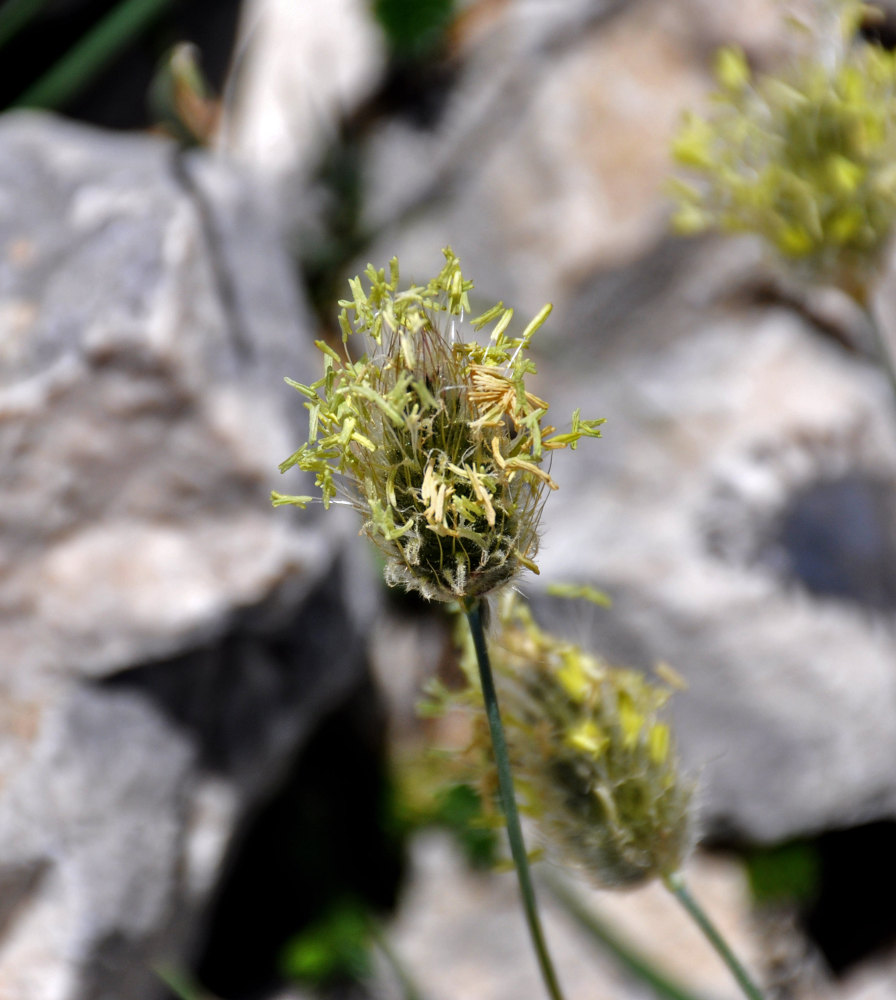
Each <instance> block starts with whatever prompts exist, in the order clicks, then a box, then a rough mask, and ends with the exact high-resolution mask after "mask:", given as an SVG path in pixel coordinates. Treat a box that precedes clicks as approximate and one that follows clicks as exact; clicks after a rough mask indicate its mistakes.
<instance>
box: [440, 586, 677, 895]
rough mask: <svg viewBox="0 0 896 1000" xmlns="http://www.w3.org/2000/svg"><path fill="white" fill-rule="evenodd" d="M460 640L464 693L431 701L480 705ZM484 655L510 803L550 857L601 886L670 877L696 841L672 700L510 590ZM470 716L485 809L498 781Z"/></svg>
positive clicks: (467, 650)
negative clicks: (512, 796) (571, 638)
mask: <svg viewBox="0 0 896 1000" xmlns="http://www.w3.org/2000/svg"><path fill="white" fill-rule="evenodd" d="M458 637H459V641H460V642H461V643H462V644H463V647H464V654H463V665H464V669H465V673H466V675H467V677H468V680H469V688H468V689H467V691H466V692H465V693H464V694H463V695H456V694H449V693H447V692H445V691H443V690H442V691H440V692H438V693H437V698H438V697H440V698H441V699H442V704H443V705H444V704H447V705H451V704H453V703H455V702H456V701H457V700H458V699H461V700H465V701H466V703H470V702H472V703H473V704H474V705H481V700H482V696H481V693H480V691H479V687H478V683H477V680H476V678H477V668H476V660H475V651H474V650H473V648H472V645H471V643H470V640H469V638H468V637H467V636H466V633H465V632H464V630H462V629H461V630H459V632H458ZM491 648H492V666H493V668H494V673H495V678H496V684H497V689H498V696H499V700H500V702H501V708H502V717H503V719H504V725H505V729H506V733H507V742H508V747H509V749H510V756H511V764H512V768H513V772H514V775H515V781H516V785H517V797H518V799H519V801H520V805H521V808H522V809H523V811H524V812H526V813H527V814H528V815H530V816H531V817H532V818H533V819H534V820H535V823H536V825H537V827H538V829H539V831H540V833H541V835H542V839H543V841H544V845H545V849H546V850H547V852H548V854H549V856H553V857H554V858H556V859H557V860H558V861H560V862H562V863H565V864H569V865H571V866H574V867H576V868H579V869H581V870H582V871H583V872H584V873H585V874H586V875H587V876H588V878H589V879H590V880H591V881H592V882H593V883H594V884H595V885H597V886H599V887H604V888H610V887H616V886H630V885H635V884H637V883H640V882H643V881H645V880H647V879H650V878H653V877H656V876H664V875H668V874H671V873H673V872H674V871H676V870H677V869H678V868H679V867H680V865H681V863H682V861H683V859H684V856H685V855H686V853H687V851H688V849H689V847H690V843H691V835H692V823H691V797H692V792H693V785H692V783H691V782H690V781H688V780H686V779H685V778H684V777H683V776H682V775H681V773H680V769H679V765H678V761H677V758H676V755H675V750H674V746H673V740H672V735H671V731H670V728H669V725H668V723H667V722H665V721H663V719H662V710H663V707H664V705H665V704H666V701H667V700H668V697H669V693H670V690H669V689H668V688H666V687H663V686H660V685H659V684H655V683H652V682H651V681H649V680H648V679H647V678H645V677H644V675H643V674H642V673H640V672H639V671H636V670H625V669H621V668H619V667H613V666H610V665H608V664H607V663H605V662H604V661H602V660H600V659H598V658H597V657H596V656H593V655H591V654H589V653H587V652H585V651H584V650H583V649H581V648H580V647H579V646H577V645H574V644H573V643H569V642H565V641H563V640H562V639H559V638H558V637H556V636H554V635H551V634H550V633H548V632H545V631H543V630H542V629H540V628H539V627H538V626H537V625H536V624H535V622H534V620H533V618H532V615H531V613H530V611H529V610H528V608H527V607H526V606H525V604H523V603H522V602H521V601H520V600H519V599H518V598H517V597H516V595H515V594H513V593H512V592H506V593H505V594H502V596H501V599H500V601H499V606H498V616H497V625H496V631H495V635H494V638H493V641H492V644H491ZM474 718H476V719H477V720H478V725H477V726H476V728H475V729H474V734H475V735H474V738H473V742H472V746H471V748H470V750H469V751H468V753H467V757H468V758H469V760H470V764H471V765H472V766H471V771H472V772H473V773H476V772H477V771H479V772H480V773H484V774H485V778H484V779H482V780H483V783H484V787H483V791H484V793H485V794H484V796H483V797H484V799H487V798H488V793H489V792H490V791H492V790H493V788H494V785H495V781H496V778H495V776H494V773H493V772H494V768H493V766H492V765H491V763H490V754H489V752H488V742H487V739H488V738H487V732H486V731H485V727H484V723H482V722H481V719H482V713H481V711H480V712H477V713H476V714H475V716H474Z"/></svg>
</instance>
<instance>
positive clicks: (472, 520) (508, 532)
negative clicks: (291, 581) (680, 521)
mask: <svg viewBox="0 0 896 1000" xmlns="http://www.w3.org/2000/svg"><path fill="white" fill-rule="evenodd" d="M444 255H445V266H444V267H443V268H442V270H441V271H440V272H439V274H438V275H437V276H436V277H435V278H433V279H432V280H431V281H430V282H429V283H428V284H426V285H423V286H418V285H412V286H411V287H409V288H407V289H404V290H402V289H400V287H399V285H400V281H399V270H398V261H397V260H393V261H392V263H391V265H390V268H389V271H388V273H387V272H386V271H385V270H376V269H375V268H373V267H372V266H370V267H368V268H367V270H366V272H365V274H364V278H365V279H366V288H365V281H363V280H362V279H361V278H360V277H359V278H354V279H352V280H351V281H350V282H349V285H350V288H351V293H352V297H351V299H349V300H346V301H343V302H341V303H340V306H341V307H342V312H341V314H340V317H339V321H340V326H341V328H342V332H343V344H344V351H343V353H339V352H337V351H336V350H334V349H333V348H332V347H330V346H328V345H326V344H324V343H323V342H320V341H319V342H318V347H319V348H320V350H321V352H322V354H323V357H324V365H325V371H324V375H323V377H322V378H320V379H319V380H318V381H316V382H313V383H312V384H311V385H303V384H301V383H298V382H292V381H291V380H287V381H289V382H290V384H291V385H293V386H294V387H295V388H296V389H297V390H298V391H299V392H300V393H302V394H303V395H304V396H305V397H306V398H307V401H306V404H305V405H306V407H307V408H308V410H309V413H310V423H309V430H308V440H307V441H306V442H305V443H304V444H303V445H302V446H301V447H300V448H299V450H298V451H296V452H295V453H294V454H293V455H292V456H290V457H289V458H288V459H287V460H286V461H285V462H283V463H282V465H281V466H280V471H281V472H285V471H286V470H287V469H290V468H292V467H293V466H296V467H297V468H299V469H303V470H306V471H310V472H313V473H314V474H315V477H316V483H317V485H318V486H319V487H320V489H321V492H322V500H323V503H324V505H325V506H328V505H329V503H330V502H331V500H332V499H333V498H334V497H336V496H337V495H340V496H342V497H343V498H344V499H346V500H348V502H350V503H351V504H352V505H353V506H355V507H356V508H357V509H358V510H359V511H360V512H361V514H362V515H363V517H364V527H363V531H364V532H365V533H366V534H367V535H368V536H369V537H370V538H371V539H372V540H373V541H374V542H375V543H376V544H377V545H378V546H379V548H380V549H381V550H382V551H383V553H384V554H385V556H386V579H387V581H388V582H389V583H390V584H403V585H404V586H406V587H408V588H409V589H413V590H417V591H419V592H420V593H421V594H423V595H424V596H425V597H427V598H435V599H438V600H443V601H450V600H455V599H470V598H476V597H479V596H482V595H484V594H486V593H488V592H490V591H492V590H494V589H495V588H496V587H499V586H501V585H502V584H505V583H507V582H508V581H509V580H511V579H512V578H513V577H514V576H515V575H516V574H517V573H518V572H519V571H520V570H521V569H522V568H523V567H526V568H528V569H531V570H533V571H535V572H537V571H538V570H537V567H536V564H535V562H534V559H535V554H536V552H537V549H538V521H539V516H540V513H541V506H542V502H543V498H544V495H545V491H546V490H549V489H556V484H555V483H554V481H553V480H552V479H551V477H550V475H549V473H548V472H547V470H546V469H545V468H544V462H545V458H546V456H547V454H548V453H549V452H550V451H551V450H552V449H555V448H564V447H571V448H575V446H576V444H577V442H578V441H579V439H580V438H581V437H585V436H588V437H597V436H599V434H600V431H599V430H598V425H599V424H600V423H602V421H600V420H582V419H580V417H579V414H578V411H577V412H576V413H575V414H573V418H572V426H571V429H570V430H569V431H568V432H567V433H558V432H556V431H555V429H554V428H553V427H550V426H548V425H547V424H546V423H545V416H546V414H547V410H548V404H547V402H545V401H544V400H543V399H539V398H538V396H535V395H533V394H532V393H531V392H529V391H528V390H527V389H526V384H525V380H526V376H527V375H530V374H532V373H534V371H535V366H534V364H533V363H532V361H531V359H530V358H529V356H528V349H529V344H530V341H531V339H532V336H533V335H534V333H535V332H536V330H537V329H538V328H539V327H540V326H541V324H542V323H543V322H544V320H545V319H546V318H547V315H548V313H549V312H550V307H548V306H546V307H545V308H544V309H543V310H542V311H541V312H540V313H539V314H538V315H537V316H536V317H535V319H534V320H532V322H531V323H529V325H528V326H527V327H526V328H525V330H524V331H523V332H522V334H521V335H520V336H519V337H510V336H508V334H507V332H506V331H507V329H508V326H509V324H510V322H511V319H512V317H513V310H511V309H505V308H504V306H503V304H501V303H499V304H498V305H496V306H495V307H494V308H492V309H489V310H488V311H487V312H486V313H484V314H483V315H481V316H479V317H478V318H476V319H473V320H471V321H469V326H470V327H472V329H473V330H474V331H478V330H481V329H483V328H486V327H489V326H491V331H490V335H489V337H488V340H487V342H486V343H484V344H480V343H478V342H475V341H465V340H464V339H463V336H462V328H463V326H464V320H465V317H466V316H467V315H468V313H469V311H470V305H469V299H468V293H469V291H470V289H471V288H472V282H470V281H468V280H466V279H465V278H464V277H463V275H462V273H461V269H460V262H459V261H458V259H457V257H456V256H455V255H454V254H453V253H452V251H451V250H450V249H446V250H445V251H444ZM353 338H360V340H361V341H362V346H361V348H360V351H363V353H362V354H361V357H360V359H359V360H357V361H355V360H352V355H351V354H350V353H349V350H348V345H349V341H350V340H353ZM353 343H354V341H353ZM311 499H312V498H311V497H307V496H287V495H284V494H280V493H274V495H273V501H274V503H275V504H283V503H291V504H295V505H297V506H300V507H303V506H305V505H306V504H307V503H308V502H309V501H310V500H311Z"/></svg>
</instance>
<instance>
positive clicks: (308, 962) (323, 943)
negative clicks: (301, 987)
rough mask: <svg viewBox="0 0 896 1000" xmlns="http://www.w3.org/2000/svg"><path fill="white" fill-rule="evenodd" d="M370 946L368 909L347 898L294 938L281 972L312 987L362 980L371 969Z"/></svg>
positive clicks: (338, 902) (331, 906)
mask: <svg viewBox="0 0 896 1000" xmlns="http://www.w3.org/2000/svg"><path fill="white" fill-rule="evenodd" d="M371 943H372V941H371V916H370V912H369V909H368V907H367V906H366V904H364V903H363V902H361V901H360V900H358V899H355V898H352V897H346V898H343V899H341V900H337V901H335V902H333V903H332V904H331V905H330V907H329V908H328V909H327V910H326V911H325V912H324V913H323V914H322V915H321V916H320V917H319V918H318V919H317V920H315V921H314V923H312V924H310V925H309V926H308V927H306V928H305V929H304V930H303V931H302V932H301V933H299V934H297V935H296V936H295V937H294V938H293V940H292V941H291V942H290V943H289V944H288V945H287V947H286V949H285V951H284V954H283V961H282V966H283V969H282V971H283V973H284V975H286V976H287V977H288V978H290V979H292V980H295V981H297V982H300V983H306V984H308V985H313V986H328V985H331V984H333V983H336V982H342V981H346V980H349V981H352V980H359V979H363V978H364V977H365V976H366V975H368V974H369V973H370V969H371V951H370V947H371Z"/></svg>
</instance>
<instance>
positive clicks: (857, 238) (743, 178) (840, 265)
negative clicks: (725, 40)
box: [670, 0, 896, 302]
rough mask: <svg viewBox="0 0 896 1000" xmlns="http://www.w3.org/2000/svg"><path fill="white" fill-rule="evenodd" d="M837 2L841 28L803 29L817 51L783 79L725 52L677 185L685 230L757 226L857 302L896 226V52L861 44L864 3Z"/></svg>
mask: <svg viewBox="0 0 896 1000" xmlns="http://www.w3.org/2000/svg"><path fill="white" fill-rule="evenodd" d="M833 8H834V12H835V15H836V17H837V24H836V25H835V30H834V31H828V32H825V33H823V32H822V30H820V29H819V28H816V29H815V30H814V31H809V32H807V33H806V34H807V38H808V41H809V43H810V45H811V46H812V50H810V51H808V52H807V53H806V54H805V55H804V57H803V58H802V59H801V60H799V61H795V62H794V63H793V64H792V65H791V66H790V68H789V69H788V70H785V71H784V72H783V73H781V74H780V75H779V76H771V75H766V76H760V77H758V78H756V79H755V80H754V79H752V78H751V75H750V71H749V68H748V66H747V63H746V60H745V58H744V56H743V53H741V52H739V51H738V50H736V49H723V50H722V51H721V52H720V53H719V55H718V56H717V59H716V77H717V80H718V83H719V90H718V92H717V93H716V94H715V95H714V100H713V109H712V111H711V113H710V114H709V115H708V116H707V117H706V118H704V117H701V116H699V115H696V114H693V113H688V114H686V115H685V116H684V118H683V121H682V125H681V128H680V130H679V133H678V136H677V137H676V139H675V141H674V143H673V154H674V156H675V158H676V160H677V161H678V163H679V164H680V165H681V166H683V167H684V168H686V169H687V171H688V172H689V173H690V174H691V176H692V177H693V178H694V183H688V184H685V183H683V182H681V181H677V182H674V183H673V184H672V185H670V193H671V194H672V196H673V197H674V199H675V200H676V202H677V206H678V207H677V211H676V214H675V216H674V218H673V222H674V225H675V227H676V228H677V230H678V231H679V232H681V233H684V234H693V233H697V232H701V231H705V230H709V229H718V230H722V231H726V232H750V233H755V234H757V235H759V236H761V237H762V238H763V240H764V241H765V242H766V244H767V245H768V246H769V247H771V248H772V249H773V250H774V251H775V252H776V253H777V254H778V255H779V256H780V257H782V258H784V260H785V261H786V262H787V263H788V264H789V265H790V266H791V267H793V268H795V269H797V270H800V271H803V272H805V273H807V274H808V275H809V276H810V277H812V278H815V279H819V280H822V281H827V282H830V283H831V284H834V285H836V286H838V287H840V288H841V289H843V290H844V291H846V292H847V293H849V294H851V295H853V296H854V297H855V298H857V299H858V300H859V301H860V302H861V301H862V300H863V299H864V297H865V295H866V293H867V289H868V287H869V285H870V283H871V281H872V280H873V278H874V277H875V276H876V272H877V271H878V270H879V268H880V267H881V263H882V259H883V255H884V253H885V250H886V248H887V245H888V243H889V239H890V236H891V233H892V231H893V227H894V223H896V172H894V170H893V168H892V164H893V162H894V160H896V53H894V52H889V51H886V50H885V49H883V48H881V47H879V46H876V45H871V44H857V43H856V42H855V41H854V37H855V29H856V26H857V24H858V23H859V22H860V20H861V19H862V17H863V16H865V13H866V9H865V8H864V5H863V4H861V3H859V2H858V0H836V2H835V3H834V4H833Z"/></svg>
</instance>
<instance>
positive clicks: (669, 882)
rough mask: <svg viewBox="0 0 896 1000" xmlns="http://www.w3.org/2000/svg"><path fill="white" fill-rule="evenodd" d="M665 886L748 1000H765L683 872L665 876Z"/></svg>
mask: <svg viewBox="0 0 896 1000" xmlns="http://www.w3.org/2000/svg"><path fill="white" fill-rule="evenodd" d="M663 885H665V887H666V888H667V889H668V890H669V892H671V893H672V895H673V896H674V897H675V898H676V899H677V900H678V901H679V903H681V905H682V906H683V907H684V909H685V910H686V911H687V913H688V915H689V916H690V917H691V919H692V920H693V921H694V923H695V924H696V925H697V926H698V927H699V928H700V930H701V931H702V932H703V934H704V936H705V937H706V939H707V941H709V943H710V944H711V945H712V946H713V948H715V950H716V953H717V954H718V955H719V957H720V958H721V959H722V961H723V962H724V963H725V965H727V966H728V969H729V971H730V972H731V975H732V976H734V978H735V979H736V980H737V984H738V986H740V988H741V990H743V993H744V996H746V997H747V998H748V1000H763V996H762V991H761V990H760V989H759V987H758V986H757V985H756V984H755V983H754V982H753V980H752V979H751V977H750V974H749V973H748V972H747V970H746V969H745V968H744V966H743V965H742V964H741V962H740V960H739V959H738V957H737V956H736V955H735V954H734V952H733V951H732V950H731V947H730V945H729V944H728V942H727V941H726V940H725V938H724V936H723V935H722V933H721V931H720V930H719V929H718V928H717V927H716V925H715V924H714V923H713V922H712V921H711V920H710V918H709V916H708V914H707V913H706V911H705V910H704V909H703V907H702V906H701V905H700V904H699V903H698V902H697V900H696V899H695V898H694V896H692V895H691V892H690V890H689V889H688V887H687V883H686V882H685V880H684V876H683V875H682V874H681V872H672V873H670V874H669V875H665V876H663Z"/></svg>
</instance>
